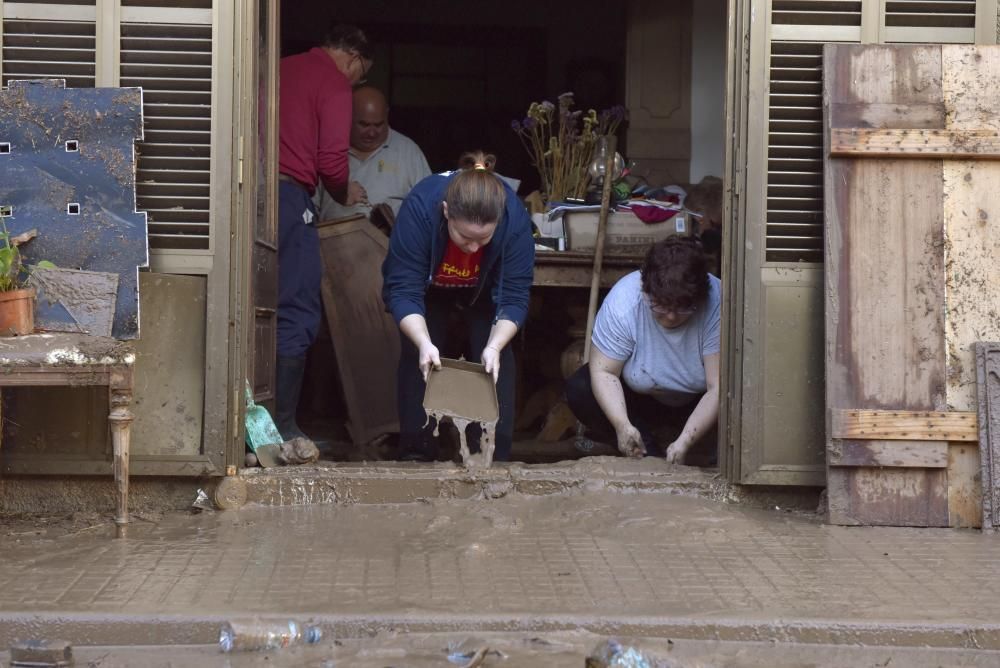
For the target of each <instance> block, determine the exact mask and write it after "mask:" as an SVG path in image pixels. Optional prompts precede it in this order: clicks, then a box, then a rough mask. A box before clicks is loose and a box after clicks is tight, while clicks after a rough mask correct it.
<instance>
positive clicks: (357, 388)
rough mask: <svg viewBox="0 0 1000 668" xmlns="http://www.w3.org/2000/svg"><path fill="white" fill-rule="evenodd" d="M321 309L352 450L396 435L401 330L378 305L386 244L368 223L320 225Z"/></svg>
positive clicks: (380, 299) (380, 234) (353, 221)
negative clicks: (397, 371)
mask: <svg viewBox="0 0 1000 668" xmlns="http://www.w3.org/2000/svg"><path fill="white" fill-rule="evenodd" d="M317 229H318V231H319V238H320V254H321V256H322V258H323V267H324V269H323V282H322V295H323V307H324V309H325V311H326V319H327V323H328V325H329V328H330V338H331V339H332V340H333V349H334V353H335V355H336V357H337V369H338V372H339V375H340V383H341V387H342V389H343V396H344V402H345V403H346V404H347V416H348V425H347V427H348V431H349V432H350V434H351V439H352V440H353V441H354V443H355V444H356V445H363V444H365V443H368V442H369V441H371V440H372V439H374V438H376V437H378V436H380V435H382V434H385V433H390V432H394V431H399V417H398V411H397V407H396V369H397V365H398V363H399V329H398V328H397V327H396V323H395V322H394V321H393V319H392V316H391V315H389V314H388V313H386V311H385V306H384V305H383V303H382V294H381V293H382V271H381V268H382V261H383V260H384V259H385V255H386V253H387V252H388V246H389V244H388V239H387V238H386V236H385V235H384V234H383V233H382V232H380V231H378V229H376V228H375V226H374V225H372V224H371V223H370V222H368V220H367V219H365V218H361V219H354V220H349V221H337V222H336V223H334V224H323V223H321V224H318V225H317Z"/></svg>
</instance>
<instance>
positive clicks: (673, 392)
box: [593, 271, 722, 406]
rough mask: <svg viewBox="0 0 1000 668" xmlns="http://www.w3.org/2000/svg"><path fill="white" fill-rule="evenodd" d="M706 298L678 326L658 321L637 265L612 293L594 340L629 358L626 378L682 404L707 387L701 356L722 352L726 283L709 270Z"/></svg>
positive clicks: (663, 399) (608, 351)
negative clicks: (720, 332)
mask: <svg viewBox="0 0 1000 668" xmlns="http://www.w3.org/2000/svg"><path fill="white" fill-rule="evenodd" d="M708 280H709V289H708V299H707V300H706V302H705V304H704V305H703V306H699V307H698V310H696V311H695V312H694V313H693V314H692V315H691V317H690V318H689V319H688V321H687V322H685V323H684V324H683V325H681V326H680V327H677V328H674V329H667V328H666V327H664V326H663V325H661V324H660V323H658V322H657V321H656V318H655V317H654V315H653V311H652V309H651V308H650V306H649V298H648V297H647V296H646V295H645V294H644V293H643V291H642V279H641V277H640V275H639V272H638V271H634V272H632V273H631V274H628V275H627V276H624V277H623V278H622V279H621V280H620V281H618V282H617V283H615V286H614V287H613V288H611V292H609V293H608V296H607V298H605V300H604V303H603V304H602V305H601V310H600V311H598V313H597V320H596V321H595V322H594V339H593V340H594V345H595V346H597V349H598V350H600V351H601V352H602V353H604V354H605V355H607V356H608V357H610V358H612V359H616V360H619V361H624V362H625V367H624V369H623V370H622V380H623V381H624V382H625V384H626V385H628V387H630V388H631V389H632V390H633V391H635V392H638V393H639V394H649V395H652V396H653V397H655V398H656V399H657V400H659V401H660V402H661V403H663V404H666V405H668V406H681V405H684V404H686V403H689V402H690V401H692V400H694V399H695V398H697V397H698V396H700V395H702V394H704V393H705V391H706V390H707V389H708V387H707V385H706V383H705V365H704V362H703V361H702V358H703V357H705V356H706V355H713V354H716V353H718V352H719V329H720V320H721V318H720V314H721V306H722V285H721V282H720V281H719V279H718V278H716V277H715V276H713V275H711V274H709V275H708Z"/></svg>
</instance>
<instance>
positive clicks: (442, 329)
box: [398, 288, 514, 462]
mask: <svg viewBox="0 0 1000 668" xmlns="http://www.w3.org/2000/svg"><path fill="white" fill-rule="evenodd" d="M471 292H472V288H454V289H443V288H431V289H430V290H428V291H427V295H426V297H425V298H424V306H425V310H426V313H425V316H424V317H425V319H426V320H427V330H428V332H429V333H430V335H431V341H432V342H434V345H435V346H437V347H438V350H439V351H441V354H442V357H444V356H446V355H445V349H446V348H447V345H448V321H449V318H450V316H451V314H452V313H455V312H456V311H457V312H458V313H460V315H461V319H462V322H463V324H464V325H465V328H466V331H467V332H468V339H469V341H468V347H467V349H466V350H465V351H464V354H465V359H467V360H469V361H470V362H479V361H480V354H481V353H482V352H483V348H485V347H486V341H487V340H488V339H489V336H490V329H491V328H492V327H493V317H494V314H495V312H496V306H495V305H494V304H493V301H492V300H491V299H490V298H489V294H488V293H487V292H486V291H484V293H483V294H482V295H480V297H479V301H478V302H477V303H476V304H474V305H472V306H469V305H468V304H467V300H468V299H469V297H470V296H471ZM400 341H401V346H400V348H401V350H400V358H399V371H398V374H399V376H398V377H399V383H398V393H399V394H398V401H399V431H400V433H399V445H400V450H401V451H404V450H406V451H424V452H428V450H429V449H430V448H431V443H432V436H433V431H434V427H435V423H434V420H433V419H432V420H430V422H428V420H427V415H426V413H424V406H423V402H424V389H425V388H426V385H425V384H424V379H423V376H421V375H420V369H419V367H418V366H417V363H418V361H419V351H418V350H417V347H416V346H414V345H413V342H412V341H410V339H409V338H408V337H407V336H406V335H405V334H402V333H400ZM497 401H498V402H499V404H500V421H499V422H498V423H497V427H496V449H495V450H494V453H493V459H494V460H495V461H498V462H505V461H508V460H509V459H510V449H511V445H512V443H513V441H514V351H513V350H512V349H511V345H510V344H508V345H507V346H505V347H504V349H503V350H502V351H501V352H500V377H499V379H498V380H497ZM425 424H426V426H425ZM481 433H482V430H481V428H480V427H479V425H477V424H470V425H469V427H468V429H467V431H466V437H467V438H468V443H469V451H470V452H478V451H479V438H480V435H481ZM429 454H430V455H432V456H433V454H434V453H433V452H429Z"/></svg>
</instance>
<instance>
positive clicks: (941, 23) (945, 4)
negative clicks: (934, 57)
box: [881, 0, 976, 44]
mask: <svg viewBox="0 0 1000 668" xmlns="http://www.w3.org/2000/svg"><path fill="white" fill-rule="evenodd" d="M881 35H882V39H881V41H883V42H931V43H941V44H947V43H958V44H971V43H972V42H974V41H975V37H976V3H975V0H972V1H971V2H970V1H969V0H933V1H928V0H906V1H900V2H894V1H893V0H888V1H887V2H886V3H885V14H884V15H883V17H882V30H881Z"/></svg>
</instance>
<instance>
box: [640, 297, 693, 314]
mask: <svg viewBox="0 0 1000 668" xmlns="http://www.w3.org/2000/svg"><path fill="white" fill-rule="evenodd" d="M649 308H650V309H651V310H652V311H653V313H656V314H657V315H668V314H673V315H677V316H681V317H684V316H689V315H691V314H693V313H694V312H695V311H697V310H698V309H696V308H672V307H670V306H664V305H663V304H657V303H656V302H654V301H652V300H650V302H649Z"/></svg>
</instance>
